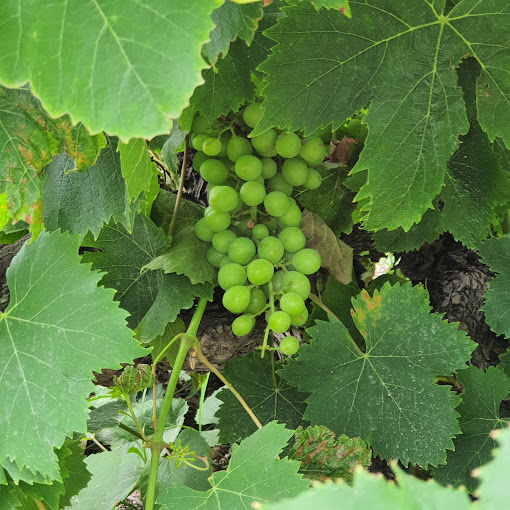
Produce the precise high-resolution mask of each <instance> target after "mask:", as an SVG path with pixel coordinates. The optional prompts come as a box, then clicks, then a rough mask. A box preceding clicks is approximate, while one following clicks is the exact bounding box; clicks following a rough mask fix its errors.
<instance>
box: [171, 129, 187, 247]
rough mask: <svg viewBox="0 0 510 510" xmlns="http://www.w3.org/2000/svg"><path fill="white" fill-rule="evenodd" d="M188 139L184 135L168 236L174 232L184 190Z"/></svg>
mask: <svg viewBox="0 0 510 510" xmlns="http://www.w3.org/2000/svg"><path fill="white" fill-rule="evenodd" d="M188 139H189V135H186V136H185V137H184V152H183V154H182V166H181V177H180V179H179V189H178V190H177V197H176V198H175V205H174V212H173V214H172V221H171V222H170V226H169V227H168V233H167V235H168V237H171V236H172V234H173V233H174V229H175V224H176V222H177V217H178V216H179V207H180V206H181V200H182V192H183V190H184V177H185V175H186V166H187V164H188Z"/></svg>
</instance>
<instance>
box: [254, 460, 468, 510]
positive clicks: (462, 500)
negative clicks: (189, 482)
mask: <svg viewBox="0 0 510 510" xmlns="http://www.w3.org/2000/svg"><path fill="white" fill-rule="evenodd" d="M396 482H397V483H390V482H387V481H386V480H385V479H384V477H382V476H380V475H379V476H377V475H372V474H369V473H367V472H365V471H363V470H359V471H357V472H356V474H355V477H354V485H353V486H352V487H351V486H349V485H347V484H345V483H336V484H333V483H329V484H317V485H314V486H313V488H312V489H311V490H309V491H307V492H304V493H303V494H301V495H299V496H297V497H296V498H293V499H290V500H288V501H282V502H281V503H276V504H273V505H261V506H260V510H310V508H320V509H321V510H337V509H338V508H339V501H341V502H342V506H341V508H342V510H366V509H367V508H378V509H383V508H384V509H398V510H411V509H413V510H432V509H434V508H455V509H456V510H470V509H471V508H472V504H471V502H470V500H469V497H468V495H467V493H466V492H465V491H463V490H461V489H452V488H451V487H450V488H445V487H441V485H439V484H438V483H436V482H434V481H428V482H424V481H423V480H419V479H418V478H416V477H414V476H411V475H408V474H407V473H405V472H404V471H401V470H398V471H397V472H396Z"/></svg>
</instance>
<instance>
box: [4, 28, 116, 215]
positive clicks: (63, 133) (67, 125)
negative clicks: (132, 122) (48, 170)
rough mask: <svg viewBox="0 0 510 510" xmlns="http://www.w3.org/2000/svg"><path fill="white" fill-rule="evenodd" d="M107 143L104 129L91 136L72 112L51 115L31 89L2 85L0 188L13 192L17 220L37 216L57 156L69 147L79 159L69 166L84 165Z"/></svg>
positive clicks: (10, 202) (11, 209)
mask: <svg viewBox="0 0 510 510" xmlns="http://www.w3.org/2000/svg"><path fill="white" fill-rule="evenodd" d="M0 37H1V36H0ZM105 145H106V141H105V137H104V135H103V134H99V135H97V136H90V135H89V134H88V133H87V131H86V130H85V128H84V127H83V126H82V125H81V124H78V125H77V126H74V127H73V126H72V123H71V120H70V119H69V117H67V116H64V117H60V118H58V119H52V118H50V117H49V116H48V114H47V113H46V112H45V111H44V109H43V108H42V107H41V104H40V102H39V101H38V100H37V99H36V98H35V97H34V96H33V95H32V94H31V93H30V90H29V89H15V90H11V89H6V88H4V87H0V147H1V148H2V150H1V157H0V183H1V184H0V193H6V194H7V206H8V209H9V212H10V215H11V216H12V217H13V218H14V219H15V220H20V219H23V220H25V221H26V222H27V223H31V222H32V220H33V219H36V218H34V209H35V208H36V207H38V206H37V203H38V201H40V195H41V184H40V175H41V173H42V170H43V168H44V167H45V166H46V165H47V164H48V163H49V162H50V160H51V157H52V156H55V155H56V154H59V153H60V152H65V153H66V154H68V155H69V156H70V157H72V158H73V166H72V167H71V168H70V169H69V170H73V169H75V168H76V169H78V170H83V169H85V168H87V167H88V166H90V165H92V164H93V163H94V162H95V160H96V158H97V156H98V154H99V151H100V149H101V147H104V146H105ZM39 207H40V204H39ZM37 219H38V220H39V221H40V217H39V218H37Z"/></svg>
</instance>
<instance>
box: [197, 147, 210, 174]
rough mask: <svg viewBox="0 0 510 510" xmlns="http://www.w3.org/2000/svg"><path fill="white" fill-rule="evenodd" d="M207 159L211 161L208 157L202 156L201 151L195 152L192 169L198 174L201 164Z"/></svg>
mask: <svg viewBox="0 0 510 510" xmlns="http://www.w3.org/2000/svg"><path fill="white" fill-rule="evenodd" d="M208 159H211V158H210V157H209V156H207V155H206V154H204V153H203V152H202V151H197V152H196V153H195V155H194V156H193V168H194V169H195V170H196V171H197V172H200V167H201V166H202V163H203V162H204V161H207V160H208Z"/></svg>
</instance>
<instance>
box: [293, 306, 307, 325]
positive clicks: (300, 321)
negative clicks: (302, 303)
mask: <svg viewBox="0 0 510 510" xmlns="http://www.w3.org/2000/svg"><path fill="white" fill-rule="evenodd" d="M307 320H308V310H307V309H306V307H305V309H304V310H303V312H301V314H300V315H291V316H290V325H291V326H296V327H300V326H304V325H305V324H306V321H307Z"/></svg>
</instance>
